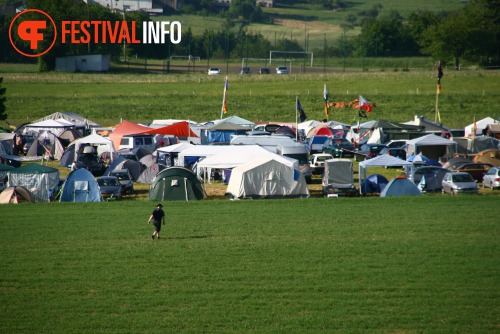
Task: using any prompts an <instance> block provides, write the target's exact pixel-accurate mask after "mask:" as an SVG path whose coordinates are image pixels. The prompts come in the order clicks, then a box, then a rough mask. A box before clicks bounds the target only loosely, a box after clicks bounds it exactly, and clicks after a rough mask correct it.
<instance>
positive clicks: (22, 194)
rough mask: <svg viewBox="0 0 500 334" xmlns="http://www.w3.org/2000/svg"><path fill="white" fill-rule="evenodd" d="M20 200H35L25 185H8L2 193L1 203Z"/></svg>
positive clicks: (0, 194) (18, 201)
mask: <svg viewBox="0 0 500 334" xmlns="http://www.w3.org/2000/svg"><path fill="white" fill-rule="evenodd" d="M20 202H34V201H33V196H31V194H30V192H29V191H28V190H27V189H26V188H24V187H21V186H13V187H8V188H7V189H4V191H2V192H1V193H0V204H9V203H14V204H17V203H20Z"/></svg>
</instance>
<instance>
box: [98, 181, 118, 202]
mask: <svg viewBox="0 0 500 334" xmlns="http://www.w3.org/2000/svg"><path fill="white" fill-rule="evenodd" d="M96 180H97V184H98V185H99V189H100V190H101V196H102V198H103V199H112V198H116V199H120V198H121V197H122V185H121V183H120V181H119V180H118V178H117V177H116V176H100V177H98V178H96Z"/></svg>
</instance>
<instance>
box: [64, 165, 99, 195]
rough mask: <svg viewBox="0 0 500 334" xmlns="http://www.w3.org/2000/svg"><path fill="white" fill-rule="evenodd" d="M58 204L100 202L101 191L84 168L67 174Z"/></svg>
mask: <svg viewBox="0 0 500 334" xmlns="http://www.w3.org/2000/svg"><path fill="white" fill-rule="evenodd" d="M59 201H60V202H100V201H101V191H100V190H99V185H98V184H97V181H96V179H95V178H94V176H93V175H92V173H90V172H89V171H88V170H86V169H85V168H79V169H76V170H74V171H72V172H71V173H69V175H68V177H67V178H66V181H65V182H64V184H63V187H62V192H61V198H60V199H59Z"/></svg>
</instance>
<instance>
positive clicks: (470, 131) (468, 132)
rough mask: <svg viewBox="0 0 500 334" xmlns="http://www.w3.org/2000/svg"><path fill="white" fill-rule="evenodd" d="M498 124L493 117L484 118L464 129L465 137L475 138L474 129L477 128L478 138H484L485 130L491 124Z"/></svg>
mask: <svg viewBox="0 0 500 334" xmlns="http://www.w3.org/2000/svg"><path fill="white" fill-rule="evenodd" d="M494 123H496V122H495V120H494V119H493V118H491V117H486V118H483V119H481V120H479V121H476V122H475V124H474V122H473V123H471V124H469V125H467V126H466V127H464V137H473V136H474V127H475V128H476V136H482V135H483V130H484V129H486V127H487V126H488V125H490V124H494Z"/></svg>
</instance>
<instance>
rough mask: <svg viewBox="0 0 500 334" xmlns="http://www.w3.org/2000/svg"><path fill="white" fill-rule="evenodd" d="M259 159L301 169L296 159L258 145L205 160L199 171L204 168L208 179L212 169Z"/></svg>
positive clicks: (200, 163)
mask: <svg viewBox="0 0 500 334" xmlns="http://www.w3.org/2000/svg"><path fill="white" fill-rule="evenodd" d="M258 157H271V158H273V159H274V160H276V161H278V162H281V163H283V164H285V165H286V166H289V167H291V168H295V169H298V168H299V162H298V161H297V160H295V159H289V158H286V157H283V156H281V155H278V154H276V153H272V152H269V151H268V150H266V149H265V148H262V147H260V146H257V145H243V146H241V147H239V150H237V151H236V152H233V151H231V152H222V153H219V154H215V155H211V156H209V157H207V158H205V159H203V160H202V161H200V162H199V163H198V171H200V169H202V168H203V169H204V171H205V173H204V178H205V179H206V178H209V177H210V175H211V174H212V169H228V168H234V167H237V166H240V165H243V164H245V163H248V162H250V161H252V160H255V159H256V158H258Z"/></svg>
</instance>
